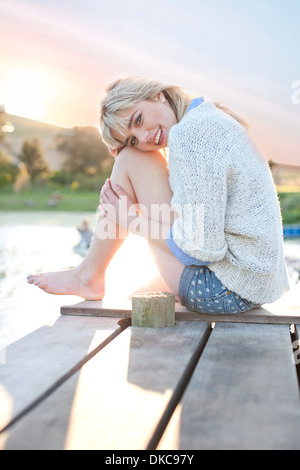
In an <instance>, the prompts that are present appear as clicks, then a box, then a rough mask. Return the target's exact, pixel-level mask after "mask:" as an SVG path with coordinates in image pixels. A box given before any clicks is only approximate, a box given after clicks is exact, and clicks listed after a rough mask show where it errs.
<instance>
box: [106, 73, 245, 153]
mask: <svg viewBox="0 0 300 470" xmlns="http://www.w3.org/2000/svg"><path fill="white" fill-rule="evenodd" d="M161 92H163V94H164V95H165V97H166V99H167V100H168V102H169V103H170V106H171V108H172V109H173V111H174V113H175V116H176V119H177V122H179V121H180V120H181V119H182V118H183V116H184V115H185V113H186V112H187V110H188V107H189V104H190V102H191V100H192V96H191V95H189V94H187V93H185V92H184V91H183V89H182V88H181V87H178V86H174V85H168V84H165V83H162V82H160V81H157V80H149V79H145V78H141V77H126V78H119V79H118V80H116V81H114V82H113V83H111V84H110V85H108V87H107V88H106V95H105V97H104V98H103V100H102V101H101V104H100V134H101V137H102V140H103V142H104V143H105V144H106V145H107V146H108V147H111V148H114V149H115V148H118V147H120V142H119V141H118V140H117V139H115V138H114V137H113V135H112V132H113V131H116V132H118V134H121V135H123V136H124V137H125V136H126V130H127V125H128V116H126V113H125V111H126V110H128V109H130V108H132V107H133V106H135V105H136V104H137V103H139V102H140V101H144V100H153V99H154V98H155V97H156V96H157V95H158V94H159V93H161ZM214 104H215V105H216V106H217V107H218V108H219V109H221V110H222V111H224V112H226V113H227V114H229V115H231V116H232V117H233V118H235V119H236V120H237V121H238V122H240V123H241V124H243V125H245V126H246V123H245V122H244V121H243V120H242V119H241V118H240V117H239V116H237V115H236V114H235V113H233V112H232V111H231V110H230V109H228V108H226V107H224V106H222V105H220V104H219V103H214Z"/></svg>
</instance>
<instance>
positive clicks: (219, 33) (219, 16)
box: [0, 0, 300, 165]
mask: <svg viewBox="0 0 300 470" xmlns="http://www.w3.org/2000/svg"><path fill="white" fill-rule="evenodd" d="M299 22H300V0H151V1H148V2H147V1H141V0H139V1H138V0H126V1H125V2H124V0H109V1H108V0H51V1H50V0H9V1H7V0H0V44H1V48H0V49H1V50H0V104H4V105H5V107H6V111H7V112H8V113H10V114H16V115H19V116H24V117H28V118H31V119H36V120H40V121H43V122H46V123H50V124H56V125H59V126H63V127H72V126H87V125H92V126H96V127H98V120H99V103H100V100H101V98H102V97H103V96H104V94H105V87H106V85H107V84H108V83H110V82H111V81H113V80H114V79H116V78H118V77H122V76H127V75H139V76H145V77H149V78H155V79H158V80H162V81H165V82H167V83H171V84H175V85H179V86H182V87H183V88H185V89H186V90H187V91H188V92H190V93H191V94H193V95H195V96H205V97H206V98H207V99H211V100H213V101H218V102H220V103H222V104H223V105H226V106H228V107H230V108H231V109H233V110H234V111H235V112H237V113H239V114H240V115H241V116H242V117H244V118H245V119H246V121H247V122H248V123H249V126H250V133H251V135H252V137H253V139H254V141H255V142H256V144H257V146H258V147H259V149H260V150H261V152H262V153H263V155H264V156H265V158H266V159H268V160H273V161H275V162H280V163H286V164H296V165H300V132H299V128H300V61H299V57H300V47H299V44H300V28H299Z"/></svg>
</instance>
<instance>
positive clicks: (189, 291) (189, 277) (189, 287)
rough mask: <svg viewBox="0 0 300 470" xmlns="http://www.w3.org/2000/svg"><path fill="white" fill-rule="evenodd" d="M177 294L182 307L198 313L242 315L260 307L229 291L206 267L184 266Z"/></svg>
mask: <svg viewBox="0 0 300 470" xmlns="http://www.w3.org/2000/svg"><path fill="white" fill-rule="evenodd" d="M179 294H180V302H181V304H182V305H183V306H185V307H186V308H188V309H189V310H192V311H193V312H199V313H220V314H222V313H242V312H246V311H248V310H251V309H252V308H257V307H259V306H260V305H259V304H254V303H252V302H249V301H248V300H245V299H242V298H241V297H239V296H238V295H237V294H235V293H234V292H231V291H229V290H228V289H227V288H226V287H225V286H224V285H223V284H222V283H221V282H220V281H219V279H218V278H217V277H216V276H215V274H214V272H213V271H211V270H210V269H209V268H208V267H207V266H194V265H192V266H186V267H185V269H184V270H183V273H182V276H181V279H180V284H179Z"/></svg>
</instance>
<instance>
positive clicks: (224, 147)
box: [28, 77, 289, 313]
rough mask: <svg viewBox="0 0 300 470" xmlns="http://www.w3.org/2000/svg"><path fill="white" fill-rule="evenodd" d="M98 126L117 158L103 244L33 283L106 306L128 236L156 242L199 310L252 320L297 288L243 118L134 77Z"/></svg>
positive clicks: (186, 298)
mask: <svg viewBox="0 0 300 470" xmlns="http://www.w3.org/2000/svg"><path fill="white" fill-rule="evenodd" d="M100 121H101V130H100V131H101V135H102V139H103V141H104V142H105V143H106V144H107V146H108V147H110V148H112V149H114V150H113V152H114V153H115V155H117V158H116V161H115V164H114V168H113V172H112V175H111V178H110V180H108V181H107V182H106V183H105V184H104V186H103V188H102V191H101V196H100V208H101V212H100V214H101V215H100V218H99V221H98V225H97V228H96V235H97V236H94V237H93V241H92V244H91V247H90V249H89V252H88V254H87V256H86V258H85V260H84V261H83V263H82V264H81V265H80V266H79V267H77V268H75V269H74V270H71V271H63V272H59V273H46V274H40V275H35V276H32V275H31V276H29V278H28V282H29V283H33V284H36V285H38V286H39V287H40V288H42V289H44V290H45V291H46V292H49V293H53V294H75V295H79V296H82V297H84V298H86V299H90V300H95V299H100V298H102V297H103V295H104V291H105V289H104V275H105V270H106V268H107V266H108V264H109V262H110V260H111V259H112V257H113V255H114V254H115V253H116V251H117V250H118V248H119V247H120V245H121V243H122V242H123V240H124V239H125V237H126V235H127V233H128V230H129V231H131V232H133V233H138V234H139V235H141V236H143V237H145V238H147V239H148V240H149V244H150V247H151V249H152V253H153V256H154V259H155V261H156V264H157V266H158V269H159V271H160V273H161V276H162V278H163V279H164V281H165V282H166V284H167V285H168V287H169V289H170V290H171V291H172V292H173V293H174V294H175V296H176V298H177V299H180V301H181V303H182V304H183V305H185V306H186V307H187V308H189V309H191V310H194V311H198V312H204V313H237V312H244V311H247V310H250V309H252V308H255V307H257V306H258V305H261V304H262V303H266V302H273V301H275V300H277V299H278V298H279V297H280V296H281V295H282V294H283V293H284V292H285V291H287V290H288V289H289V285H288V278H287V273H286V266H285V259H284V251H283V239H282V224H281V215H280V208H279V204H278V199H277V195H276V191H275V187H274V184H273V180H272V177H271V174H270V171H269V167H268V165H267V163H266V162H265V160H264V159H263V158H262V156H261V155H260V154H259V152H258V150H257V149H256V147H255V146H254V145H253V143H252V141H251V139H250V137H249V135H248V132H247V129H246V127H245V125H244V123H243V122H242V121H241V120H240V119H239V118H238V117H237V116H236V115H235V114H233V113H232V112H230V111H229V110H227V109H226V108H222V107H221V106H219V105H215V104H213V103H211V102H208V101H205V100H204V99H203V98H196V99H192V98H191V97H189V96H188V95H186V94H185V93H184V92H183V91H182V90H181V89H180V88H178V87H173V86H168V85H165V84H162V83H160V82H157V81H152V80H145V79H140V78H136V77H135V78H132V77H129V78H126V79H121V80H117V81H116V82H114V83H113V84H112V85H111V86H110V87H108V89H107V94H106V96H105V98H104V99H103V101H102V103H101V120H100ZM166 147H168V150H169V157H168V161H167V159H166V158H165V155H163V152H162V149H165V148H166ZM162 208H164V210H162ZM166 208H167V209H169V210H166ZM154 209H155V210H154ZM104 224H106V225H105V230H104V228H103V227H104ZM104 232H105V233H106V234H107V233H110V234H111V235H110V236H109V237H108V238H107V237H106V238H105V237H104V236H103V234H104ZM153 233H155V236H153ZM157 234H158V235H157Z"/></svg>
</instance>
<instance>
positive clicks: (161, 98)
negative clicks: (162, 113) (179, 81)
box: [158, 91, 166, 103]
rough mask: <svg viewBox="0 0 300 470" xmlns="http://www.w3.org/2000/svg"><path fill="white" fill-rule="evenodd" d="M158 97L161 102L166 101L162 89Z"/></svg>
mask: <svg viewBox="0 0 300 470" xmlns="http://www.w3.org/2000/svg"><path fill="white" fill-rule="evenodd" d="M158 99H159V101H161V102H162V103H164V102H165V101H166V97H165V95H164V92H163V91H161V92H160V93H159V95H158Z"/></svg>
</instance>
